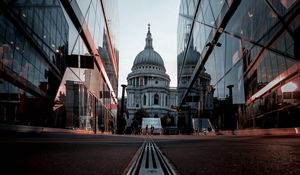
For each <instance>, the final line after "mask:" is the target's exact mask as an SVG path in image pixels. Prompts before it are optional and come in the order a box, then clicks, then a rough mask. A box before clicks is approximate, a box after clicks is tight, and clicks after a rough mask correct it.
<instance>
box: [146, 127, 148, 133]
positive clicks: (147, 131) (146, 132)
mask: <svg viewBox="0 0 300 175" xmlns="http://www.w3.org/2000/svg"><path fill="white" fill-rule="evenodd" d="M146 135H148V125H146Z"/></svg>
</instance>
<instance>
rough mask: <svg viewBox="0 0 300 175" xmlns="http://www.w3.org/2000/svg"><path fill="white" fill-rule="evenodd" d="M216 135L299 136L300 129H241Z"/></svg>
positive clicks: (220, 132)
mask: <svg viewBox="0 0 300 175" xmlns="http://www.w3.org/2000/svg"><path fill="white" fill-rule="evenodd" d="M216 134H220V135H238V136H247V135H299V136H300V127H297V128H271V129H241V130H235V131H234V132H232V131H219V132H216Z"/></svg>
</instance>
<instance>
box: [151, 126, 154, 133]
mask: <svg viewBox="0 0 300 175" xmlns="http://www.w3.org/2000/svg"><path fill="white" fill-rule="evenodd" d="M153 131H154V126H153V125H151V135H152V134H153Z"/></svg>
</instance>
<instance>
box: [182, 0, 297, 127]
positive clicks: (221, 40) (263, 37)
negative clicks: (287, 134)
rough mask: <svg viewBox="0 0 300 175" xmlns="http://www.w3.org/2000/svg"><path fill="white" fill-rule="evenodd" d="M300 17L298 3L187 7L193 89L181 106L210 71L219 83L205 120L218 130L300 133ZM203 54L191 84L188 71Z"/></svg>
mask: <svg viewBox="0 0 300 175" xmlns="http://www.w3.org/2000/svg"><path fill="white" fill-rule="evenodd" d="M299 10H300V2H299V1H296V0H291V1H270V0H263V1H259V0H255V1H241V0H232V1H228V0H216V1H209V0H202V1H200V0H195V1H190V0H182V1H181V6H180V12H179V21H178V70H179V72H178V83H179V84H178V86H180V83H182V82H186V89H185V90H184V91H183V92H180V95H179V96H180V97H181V99H180V100H179V101H180V105H181V106H184V105H186V104H187V103H186V101H188V99H189V98H190V96H191V95H192V94H193V93H194V90H193V88H194V87H195V85H196V84H197V82H198V78H199V76H200V77H201V74H202V73H203V72H205V73H207V74H209V75H210V78H211V80H210V82H209V86H207V85H205V86H206V87H207V88H206V91H205V93H204V100H203V102H204V104H203V105H202V106H201V105H200V106H199V111H203V113H200V114H199V117H200V118H210V121H211V122H212V123H213V125H214V126H215V127H218V128H221V129H236V128H249V127H250V128H255V127H260V128H270V127H293V126H299V125H300V117H299V116H300V110H299V109H300V108H299V104H300V103H299V102H300V96H299V93H300V89H299V87H300V76H299V74H298V73H297V72H299V68H300V67H299V53H298V51H299V49H300V47H299V42H298V41H300V38H299V31H300V30H299V28H300V27H299V26H300V20H299ZM195 50H196V51H197V52H198V53H199V55H198V56H197V58H196V60H195V63H194V66H193V67H190V69H191V72H192V73H191V74H190V75H191V76H190V77H188V78H187V77H186V76H185V72H184V69H185V68H186V67H187V66H188V65H189V58H190V55H195V54H194V51H195ZM186 78H187V80H186ZM203 83H204V82H203V81H201V80H200V84H203ZM204 84H206V83H204ZM199 91H200V90H199ZM230 92H231V93H230ZM212 96H213V97H214V98H213V100H212ZM200 101H201V100H200Z"/></svg>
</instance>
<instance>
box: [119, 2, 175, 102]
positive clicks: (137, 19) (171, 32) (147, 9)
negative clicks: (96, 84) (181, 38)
mask: <svg viewBox="0 0 300 175" xmlns="http://www.w3.org/2000/svg"><path fill="white" fill-rule="evenodd" d="M179 4H180V0H119V10H120V12H119V15H120V31H119V50H120V62H119V64H120V70H119V94H118V97H121V95H122V89H121V84H127V80H126V78H127V75H128V74H129V73H130V72H131V67H132V65H133V61H134V58H135V57H136V55H137V54H138V53H139V52H140V51H142V50H143V49H144V47H145V38H146V34H147V28H148V27H147V24H148V23H150V24H151V33H152V38H153V48H154V50H155V51H156V52H158V53H159V54H160V56H161V57H162V58H163V60H164V63H165V68H166V73H167V74H168V75H169V76H170V79H171V82H170V86H171V87H176V86H177V21H178V12H179ZM125 95H126V94H125Z"/></svg>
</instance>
